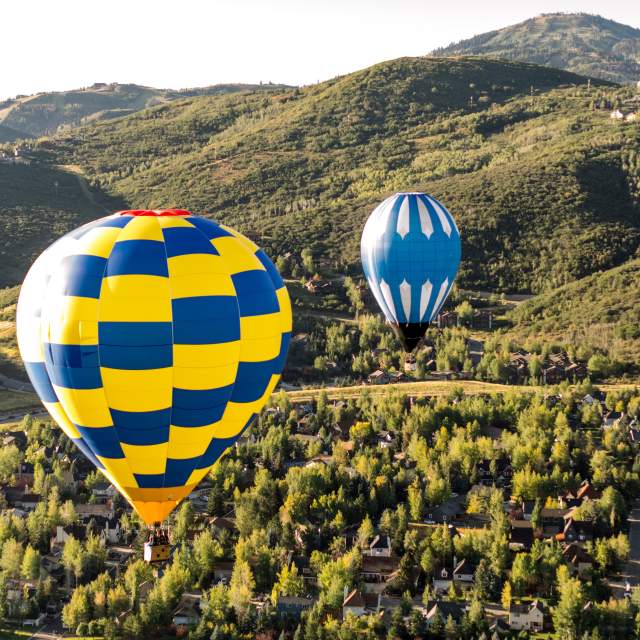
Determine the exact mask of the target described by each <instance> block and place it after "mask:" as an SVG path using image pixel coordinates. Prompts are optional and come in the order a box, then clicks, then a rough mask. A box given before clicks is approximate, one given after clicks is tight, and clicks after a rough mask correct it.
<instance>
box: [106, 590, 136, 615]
mask: <svg viewBox="0 0 640 640" xmlns="http://www.w3.org/2000/svg"><path fill="white" fill-rule="evenodd" d="M107 604H108V606H109V615H110V616H111V617H112V618H117V617H118V616H119V615H120V614H121V613H124V612H125V611H127V610H128V609H129V607H130V606H131V605H130V602H129V595H128V594H127V592H126V590H125V588H124V586H122V585H121V584H119V585H116V586H115V587H114V588H113V589H110V590H109V593H108V595H107Z"/></svg>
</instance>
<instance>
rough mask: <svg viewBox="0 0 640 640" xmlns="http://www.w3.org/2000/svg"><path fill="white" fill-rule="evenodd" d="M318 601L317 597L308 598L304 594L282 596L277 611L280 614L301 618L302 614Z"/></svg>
mask: <svg viewBox="0 0 640 640" xmlns="http://www.w3.org/2000/svg"><path fill="white" fill-rule="evenodd" d="M317 601H318V600H317V598H312V597H311V596H309V597H306V598H305V597H302V596H280V597H279V598H278V604H277V605H276V611H277V612H278V615H279V616H289V617H292V618H295V619H296V620H299V619H300V617H301V616H302V614H303V613H304V612H305V611H307V609H311V607H313V605H314V604H315V603H316V602H317Z"/></svg>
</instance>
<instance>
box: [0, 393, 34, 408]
mask: <svg viewBox="0 0 640 640" xmlns="http://www.w3.org/2000/svg"><path fill="white" fill-rule="evenodd" d="M41 408H42V405H41V404H40V400H39V399H38V396H36V395H35V394H34V393H18V392H17V391H9V390H7V389H0V413H7V412H9V411H16V412H17V413H18V412H26V411H28V410H29V409H41Z"/></svg>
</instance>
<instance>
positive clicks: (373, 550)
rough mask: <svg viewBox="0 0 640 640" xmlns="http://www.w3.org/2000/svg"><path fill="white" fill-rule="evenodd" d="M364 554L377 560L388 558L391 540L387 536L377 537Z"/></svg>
mask: <svg viewBox="0 0 640 640" xmlns="http://www.w3.org/2000/svg"><path fill="white" fill-rule="evenodd" d="M364 553H365V554H366V555H368V556H373V557H377V558H390V557H391V540H390V539H389V536H381V535H377V536H376V537H375V538H374V539H373V541H372V542H371V544H370V545H369V549H368V550H367V551H365V552H364Z"/></svg>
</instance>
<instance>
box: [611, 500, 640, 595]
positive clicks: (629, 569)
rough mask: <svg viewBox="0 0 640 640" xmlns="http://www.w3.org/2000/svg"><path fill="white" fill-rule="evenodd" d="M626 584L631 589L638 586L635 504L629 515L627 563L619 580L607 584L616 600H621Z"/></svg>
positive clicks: (638, 513)
mask: <svg viewBox="0 0 640 640" xmlns="http://www.w3.org/2000/svg"><path fill="white" fill-rule="evenodd" d="M627 582H628V583H629V585H630V586H631V587H637V586H639V585H640V505H638V504H637V503H636V505H635V506H634V508H633V509H632V510H631V513H630V514H629V561H628V562H627V564H626V565H625V568H624V570H623V571H622V573H621V576H620V579H617V580H612V581H610V582H609V586H610V587H611V589H612V591H613V594H614V595H615V597H616V598H623V597H624V592H625V587H626V584H627Z"/></svg>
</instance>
